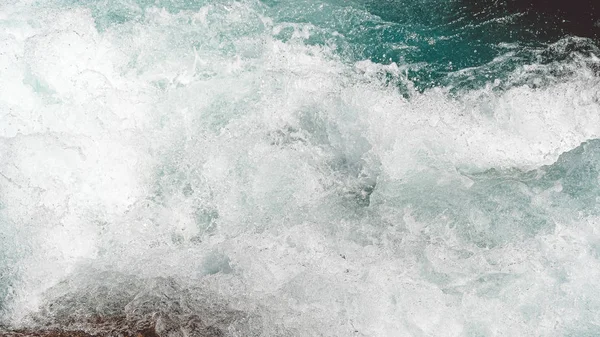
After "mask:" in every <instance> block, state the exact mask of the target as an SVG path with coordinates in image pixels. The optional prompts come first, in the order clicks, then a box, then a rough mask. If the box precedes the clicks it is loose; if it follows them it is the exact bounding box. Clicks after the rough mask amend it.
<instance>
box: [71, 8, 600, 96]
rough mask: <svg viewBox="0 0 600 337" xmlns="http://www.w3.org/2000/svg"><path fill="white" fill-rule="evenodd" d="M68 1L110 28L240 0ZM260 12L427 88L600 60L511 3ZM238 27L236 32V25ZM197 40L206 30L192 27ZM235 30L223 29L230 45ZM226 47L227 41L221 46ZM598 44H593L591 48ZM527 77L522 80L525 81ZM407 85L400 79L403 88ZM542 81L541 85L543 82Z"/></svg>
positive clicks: (503, 82)
mask: <svg viewBox="0 0 600 337" xmlns="http://www.w3.org/2000/svg"><path fill="white" fill-rule="evenodd" d="M63 4H64V5H66V6H67V7H80V6H84V7H88V8H90V9H91V11H92V15H93V17H94V19H95V24H96V27H97V28H98V29H99V30H100V31H104V30H106V29H108V28H110V27H113V26H115V25H120V24H124V23H127V22H132V21H133V22H143V21H144V20H145V18H146V16H147V12H148V11H149V10H151V11H153V10H155V9H164V10H165V11H167V12H170V13H178V12H181V11H198V10H199V9H201V8H203V7H205V6H213V7H215V6H216V7H221V8H223V9H225V10H226V9H227V8H228V7H229V6H236V5H235V3H234V2H228V1H222V2H207V1H189V0H186V1H183V0H181V1H179V0H161V1H158V2H156V1H146V0H126V1H125V0H124V1H119V2H116V3H113V2H106V1H92V2H84V3H82V2H79V1H71V0H69V1H65V2H63ZM245 4H246V5H249V6H250V7H252V8H253V10H254V11H256V13H259V14H260V15H263V16H265V17H269V18H271V19H272V20H273V23H274V24H275V29H274V31H273V34H274V36H275V37H277V38H279V39H281V40H283V41H288V40H289V39H291V38H295V39H301V40H303V41H304V42H305V43H307V44H314V45H322V46H330V47H333V48H335V50H336V53H337V54H339V55H341V56H342V57H344V58H345V59H346V60H347V61H350V62H355V61H360V60H364V59H369V60H371V61H373V62H376V63H382V64H389V63H397V64H399V65H401V66H402V69H403V71H404V74H405V77H406V79H407V80H409V81H410V82H411V83H413V84H414V85H415V86H416V88H417V89H418V90H419V91H422V90H425V89H428V88H432V87H436V86H446V87H451V88H454V90H456V91H460V90H470V89H476V88H481V87H483V86H485V85H486V84H489V83H491V82H494V81H499V82H500V83H497V84H496V86H497V87H499V88H503V87H506V86H510V85H513V84H514V83H513V82H512V79H511V78H510V74H511V73H512V72H514V71H515V70H516V69H518V68H520V67H522V66H524V65H528V64H532V63H534V64H539V65H549V68H550V69H547V70H543V71H541V73H540V72H539V71H538V72H536V73H533V74H531V77H532V78H535V81H536V82H544V81H545V80H547V79H548V78H549V77H550V78H554V77H557V76H565V75H567V76H568V75H570V73H572V70H570V71H567V70H563V71H561V70H560V69H557V68H558V67H557V66H556V65H555V64H554V63H555V62H560V61H563V60H564V56H563V55H564V54H565V52H566V57H573V56H577V55H580V56H583V57H587V58H588V62H587V63H586V62H583V63H581V64H580V66H583V67H589V66H594V67H595V66H596V63H597V62H592V61H591V60H592V59H593V58H590V56H591V55H595V54H597V47H596V42H595V41H594V40H589V39H588V40H585V39H584V40H585V41H586V42H581V41H580V42H578V43H574V44H571V46H570V47H568V48H566V49H565V50H564V51H556V46H554V45H553V44H554V43H556V42H557V41H559V40H561V39H562V38H565V37H566V36H570V35H571V34H570V33H569V31H568V30H565V28H561V27H560V26H559V25H558V24H557V25H552V24H548V22H552V21H551V18H550V17H547V16H543V15H541V16H532V14H531V13H530V12H528V11H525V10H521V11H519V10H509V9H508V8H507V6H503V5H502V4H501V2H489V3H487V2H486V3H472V2H469V1H465V2H463V1H452V2H447V1H433V0H430V1H425V2H423V1H411V0H395V1H391V0H386V1H359V0H355V1H349V2H348V1H333V0H330V1H321V0H318V1H317V0H303V1H262V2H258V1H245ZM230 33H231V32H230ZM188 35H189V40H190V44H192V45H194V44H195V43H198V42H194V41H195V40H197V39H198V38H200V37H198V36H194V32H193V30H192V31H190V32H188ZM231 37H232V36H231V35H223V36H221V37H220V38H221V39H222V40H223V41H222V43H224V44H227V43H228V42H227V40H228V39H230V38H231ZM221 48H222V46H221ZM590 49H591V50H590ZM519 84H521V83H519ZM405 85H406V84H402V85H400V86H401V87H403V86H405ZM537 85H539V84H537Z"/></svg>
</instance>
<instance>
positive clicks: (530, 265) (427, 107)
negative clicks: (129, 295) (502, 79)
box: [0, 2, 600, 336]
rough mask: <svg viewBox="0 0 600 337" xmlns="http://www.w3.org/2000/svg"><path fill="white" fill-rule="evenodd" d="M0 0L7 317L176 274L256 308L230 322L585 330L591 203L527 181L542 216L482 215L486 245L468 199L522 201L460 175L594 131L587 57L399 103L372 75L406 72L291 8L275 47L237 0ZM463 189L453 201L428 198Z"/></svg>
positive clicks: (18, 318) (445, 330)
mask: <svg viewBox="0 0 600 337" xmlns="http://www.w3.org/2000/svg"><path fill="white" fill-rule="evenodd" d="M0 8H1V9H2V10H0V13H5V15H3V16H0V46H1V47H0V48H1V49H0V69H2V71H1V72H0V158H1V159H2V160H1V161H0V173H1V176H0V202H1V204H0V206H1V207H0V229H1V230H2V233H3V236H2V239H1V241H0V242H1V243H2V246H1V248H0V252H2V254H3V255H4V256H5V257H4V259H2V258H1V257H0V268H3V269H2V270H6V271H7V272H6V275H8V276H6V277H3V278H0V280H2V282H4V284H2V285H0V287H4V288H6V289H8V288H9V287H10V289H9V291H6V292H5V294H7V295H5V300H4V303H3V305H2V306H0V308H2V307H3V308H4V311H3V313H2V316H1V318H2V322H4V323H5V324H13V325H19V324H25V325H26V324H32V323H31V315H32V313H35V312H36V311H39V309H40V307H42V308H43V307H47V305H48V303H49V302H54V304H55V305H57V306H61V305H64V306H66V305H75V306H76V307H77V305H79V306H80V307H84V306H85V305H89V304H86V303H87V302H85V303H84V302H83V301H80V302H77V301H75V304H73V303H70V304H61V301H60V298H63V297H64V296H68V294H69V293H70V292H72V293H73V294H81V292H82V291H86V290H89V289H96V288H94V285H107V286H110V284H111V282H113V281H114V280H113V279H106V280H104V281H103V280H102V277H103V276H98V275H104V274H97V273H98V271H102V272H107V273H109V274H110V273H112V274H114V275H126V276H124V277H125V278H127V277H130V278H131V279H135V280H137V282H139V283H141V284H145V283H148V284H151V283H152V282H154V281H153V280H157V279H159V278H161V277H163V278H164V277H166V278H171V279H172V280H174V282H177V283H179V284H181V285H183V287H185V286H190V287H192V285H193V286H194V287H200V288H201V289H203V290H202V292H201V293H199V295H198V296H205V295H206V294H207V293H210V294H217V295H218V296H219V298H220V299H221V300H223V301H225V302H227V305H230V306H231V307H233V308H234V309H236V310H240V311H242V312H246V313H251V315H252V316H253V317H258V318H255V319H256V320H258V321H260V324H259V325H252V324H247V325H241V326H240V327H239V328H236V329H239V330H235V329H232V330H231V331H230V334H232V335H235V334H239V335H245V334H244V333H248V332H249V331H251V330H253V329H254V330H257V331H255V332H257V333H258V332H260V333H262V334H263V335H285V334H289V335H295V336H314V335H328V336H348V335H353V334H355V335H362V336H424V335H435V336H479V335H485V336H493V335H515V336H516V335H519V336H533V335H544V336H563V335H568V334H570V333H571V334H574V335H577V334H583V333H587V332H590V331H591V333H593V331H595V330H593V329H594V328H595V327H597V324H598V322H599V320H600V317H599V316H598V313H599V312H600V310H596V309H597V308H598V306H600V301H598V299H597V298H598V296H597V295H598V294H599V293H600V289H599V286H598V285H597V284H596V283H597V282H594V280H595V279H597V277H598V275H597V274H598V273H600V265H599V264H598V251H597V247H598V242H600V234H599V232H598V231H599V229H598V222H597V219H596V218H595V217H594V215H593V214H589V213H585V212H583V213H582V212H580V211H579V210H575V209H568V208H566V209H560V207H561V206H564V207H566V206H568V205H562V204H558V205H553V206H543V205H547V204H550V203H551V201H549V200H551V196H546V195H544V194H543V193H541V194H539V195H538V196H537V198H538V199H536V200H537V202H538V203H539V204H540V205H542V206H540V208H539V209H541V210H538V209H537V208H535V210H534V211H531V212H533V213H535V212H541V213H540V214H539V217H545V218H543V221H544V224H543V225H539V227H535V228H533V229H527V230H525V229H523V230H521V229H520V227H518V228H515V227H511V226H512V222H511V223H510V224H504V223H503V222H502V221H500V223H501V225H498V226H500V227H499V228H500V230H505V231H508V232H509V233H501V235H499V236H501V238H499V239H498V240H494V238H488V237H487V236H486V235H488V236H489V235H496V234H498V233H500V232H496V231H495V229H494V226H496V225H495V224H494V219H491V218H490V216H489V214H488V213H486V211H485V209H484V206H482V207H481V208H477V207H478V205H480V204H479V202H480V200H479V199H484V200H483V201H481V203H484V204H485V202H489V203H491V202H492V201H489V200H491V199H486V197H487V195H491V196H492V197H490V198H492V199H493V202H496V204H494V205H497V207H498V209H499V210H500V209H501V210H503V211H507V210H508V211H507V212H509V213H510V211H511V210H512V212H513V214H508V213H507V214H499V215H498V216H499V217H500V218H502V219H503V218H510V219H512V217H514V218H515V219H517V220H515V221H516V222H517V223H518V224H520V226H522V227H523V228H529V227H531V226H533V225H530V224H529V223H528V221H530V220H528V219H529V218H526V217H525V216H521V215H514V214H516V213H518V212H521V213H527V212H530V211H529V208H534V207H533V206H530V205H524V206H523V207H524V208H526V209H525V210H524V211H523V210H521V209H520V208H519V207H520V206H514V205H517V204H519V203H520V202H521V201H520V199H514V200H513V199H511V196H510V195H509V196H508V197H506V199H502V198H503V197H504V196H505V195H504V194H503V192H496V191H497V190H496V189H494V188H495V187H494V185H493V184H491V185H490V186H488V185H485V184H484V183H482V184H484V185H483V187H481V189H482V190H483V192H476V191H479V190H477V189H476V188H479V187H478V186H480V185H478V184H479V182H478V180H477V179H476V178H474V177H473V174H478V173H480V172H483V171H485V170H488V169H492V168H495V169H499V170H502V169H505V170H509V169H519V170H528V169H534V168H538V167H540V166H542V165H549V164H552V163H553V162H555V161H556V160H557V158H558V156H559V155H560V154H561V153H563V152H565V151H569V150H571V149H573V148H575V147H577V146H578V145H579V144H580V143H581V142H583V141H585V140H588V139H594V138H598V137H599V134H600V121H599V118H600V117H599V116H600V111H599V110H600V107H599V105H598V97H597V93H598V90H599V83H600V82H599V80H598V79H597V78H596V77H594V76H593V75H591V74H589V73H587V72H586V71H584V70H581V71H580V72H578V73H576V74H574V75H573V76H571V77H568V78H565V79H564V81H562V82H560V83H558V84H552V85H549V86H545V87H540V88H530V87H528V86H515V87H512V88H509V89H507V90H504V91H497V90H493V89H492V88H491V87H490V88H483V89H479V90H473V91H470V92H467V93H462V94H460V95H458V96H454V97H453V96H452V95H450V94H449V93H448V92H447V90H444V89H431V90H428V91H426V92H424V93H417V92H414V93H413V94H412V96H411V97H410V98H409V99H407V98H405V97H404V96H403V95H402V94H401V93H400V92H399V91H398V89H397V87H396V86H394V85H393V83H392V84H390V83H389V81H387V82H386V80H385V78H388V77H391V78H393V79H394V81H397V82H402V83H405V81H406V79H405V78H404V77H403V76H404V75H403V74H404V72H403V69H404V67H406V65H402V64H391V65H380V64H375V63H372V62H370V61H361V62H357V63H353V62H349V61H347V60H344V59H341V58H340V57H339V56H336V54H335V52H334V50H332V49H331V48H329V47H323V46H311V45H309V44H306V43H305V39H307V38H309V37H310V30H308V29H304V28H303V27H302V26H301V25H297V24H296V25H293V27H294V29H297V30H298V34H295V35H293V37H292V38H291V39H290V40H288V41H285V42H283V41H281V40H278V39H276V38H274V34H276V33H277V32H278V31H279V30H280V28H281V26H280V24H279V23H276V22H275V21H274V20H273V19H271V18H269V17H267V16H266V14H265V10H264V9H263V7H261V5H259V4H257V3H253V2H215V3H211V4H206V5H205V6H204V7H202V8H200V9H199V10H189V11H181V12H179V13H176V14H174V13H171V12H168V11H166V10H163V9H156V8H154V9H152V8H151V9H147V10H146V11H145V15H144V16H143V17H140V18H138V19H137V20H131V21H128V22H125V23H122V24H118V25H113V26H109V27H105V29H103V30H100V31H99V30H98V28H97V25H96V23H97V22H95V21H94V20H95V19H94V18H93V15H92V14H93V13H92V11H91V10H89V9H85V8H79V7H69V8H66V7H56V8H54V7H50V6H47V7H41V8H40V7H33V6H32V5H24V4H23V2H21V3H20V4H19V5H17V4H16V2H15V4H7V5H4V6H3V7H0ZM0 15H2V14H0ZM96 20H97V19H96ZM284 26H285V27H289V25H284ZM394 81H392V82H394ZM386 83H387V84H386ZM473 186H475V187H473ZM557 186H558V185H557ZM472 187H473V188H472ZM521 188H522V189H526V190H527V191H525V192H523V194H527V195H530V194H531V193H534V192H532V191H531V190H530V189H528V188H527V187H521ZM555 188H556V191H558V192H560V187H555ZM552 191H554V190H552ZM552 191H550V190H549V191H547V193H553V192H552ZM558 192H557V193H558ZM528 193H529V194H528ZM531 197H532V198H533V196H531ZM460 198H464V200H462V199H460ZM478 198H479V199H478ZM494 198H495V199H494ZM498 200H500V201H498ZM507 203H508V206H507ZM461 204H462V205H464V207H465V208H466V209H469V211H468V212H471V213H470V214H467V215H465V214H460V212H461V210H460V209H458V210H457V211H456V212H453V211H452V209H450V210H448V209H446V210H444V207H451V206H452V205H461ZM513 204H514V205H513ZM469 205H473V207H472V208H469V207H467V206H469ZM485 205H487V204H485ZM528 207H529V208H528ZM536 207H537V206H536ZM557 207H558V208H557ZM531 212H530V213H531ZM521 213H519V214H521ZM527 214H529V213H527ZM536 214H537V213H536ZM560 214H562V217H561V216H560ZM536 216H538V215H536ZM463 217H466V218H467V220H464V219H463ZM569 217H571V218H572V219H573V220H572V221H566V220H565V219H568V218H569ZM461 219H463V220H461ZM536 219H537V218H536ZM519 221H521V222H519ZM461 226H462V227H461ZM502 226H505V227H502ZM513 230H514V232H515V233H516V234H514V235H513V233H512V232H510V231H513ZM481 233H483V234H481ZM486 233H491V234H486ZM477 235H480V236H483V237H484V238H483V239H481V240H480V241H478V240H479V239H477V238H478V237H476V236H477ZM482 242H484V243H485V244H482ZM9 271H10V272H9ZM127 275H129V276H127ZM69 280H71V281H69ZM73 280H78V281H77V282H76V281H73ZM61 282H62V284H65V282H67V283H66V284H68V285H69V286H67V287H62V288H61V287H60V284H61ZM69 282H70V283H69ZM152 284H153V283H152ZM57 285H58V286H57ZM139 287H142V288H143V285H140V286H139ZM132 289H138V288H132ZM132 291H134V290H132ZM0 294H2V292H0ZM91 296H94V295H93V294H92V295H91ZM114 296H115V297H114V298H110V297H109V298H102V297H101V296H97V297H95V300H94V301H95V302H96V303H104V302H107V303H108V302H111V301H113V302H118V301H119V298H118V296H119V295H114ZM99 307H100V305H99ZM191 307H192V308H194V307H193V306H191ZM82 310H83V309H82ZM580 322H588V323H586V324H583V325H582V324H581V323H580ZM243 329H247V331H246V332H244V331H243ZM590 329H591V330H590ZM596 332H597V331H596Z"/></svg>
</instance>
